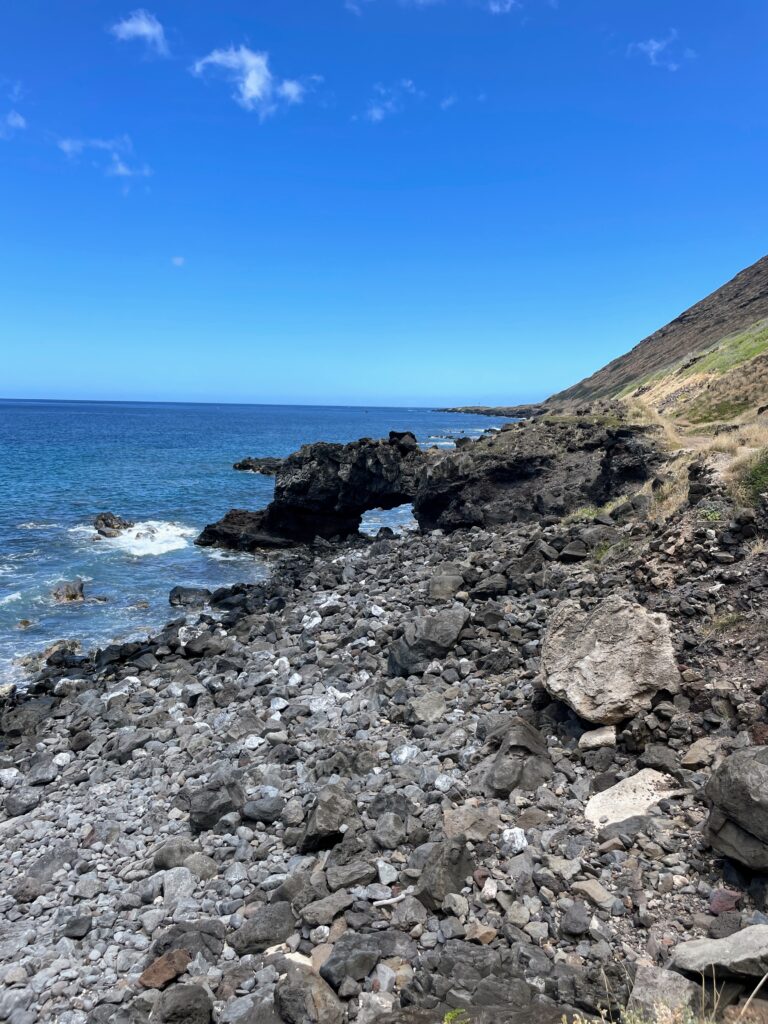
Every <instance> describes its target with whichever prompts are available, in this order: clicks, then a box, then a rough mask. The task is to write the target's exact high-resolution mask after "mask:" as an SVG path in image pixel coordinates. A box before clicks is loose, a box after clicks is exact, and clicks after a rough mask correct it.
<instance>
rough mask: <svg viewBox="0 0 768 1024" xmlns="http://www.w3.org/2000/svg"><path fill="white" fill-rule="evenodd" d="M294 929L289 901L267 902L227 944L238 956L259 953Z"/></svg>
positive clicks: (275, 943) (294, 922)
mask: <svg viewBox="0 0 768 1024" xmlns="http://www.w3.org/2000/svg"><path fill="white" fill-rule="evenodd" d="M295 930H296V919H295V918H294V916H293V911H292V910H291V905H290V903H268V904H266V906H263V907H260V908H259V909H258V910H257V911H256V913H255V914H254V915H253V916H252V917H249V918H248V920H247V921H246V922H245V924H243V925H241V927H240V928H238V929H237V931H236V932H235V933H234V934H233V935H232V936H230V939H229V944H230V945H231V946H232V948H233V949H234V950H235V952H236V953H237V954H238V955H239V956H245V955H246V954H247V953H261V952H263V951H264V950H265V949H269V947H270V946H276V945H277V944H278V943H280V942H284V941H285V939H287V938H288V936H289V935H292V934H293V932H294V931H295Z"/></svg>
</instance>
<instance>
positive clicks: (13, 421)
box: [0, 401, 503, 679]
mask: <svg viewBox="0 0 768 1024" xmlns="http://www.w3.org/2000/svg"><path fill="white" fill-rule="evenodd" d="M501 422H503V421H501V420H494V419H491V418H489V417H485V416H462V415H460V414H451V413H436V412H432V411H430V410H426V409H385V408H370V409H365V408H333V407H325V406H324V407H313V406H263V405H261V406H259V405H179V404H159V403H158V404H155V403H152V404H150V403H146V404H145V403H107V402H21V401H0V679H9V678H13V677H15V675H16V671H15V669H14V667H13V661H14V659H15V658H17V657H18V656H20V655H22V654H25V653H28V652H30V651H34V650H38V649H41V648H43V647H45V646H47V645H48V644H49V643H51V642H52V641H54V640H58V639H60V638H62V637H75V638H77V639H78V640H80V641H81V643H82V645H83V647H84V648H85V649H87V648H89V647H92V646H94V645H95V644H100V643H105V642H107V641H108V640H111V639H115V638H118V637H120V638H124V637H131V636H137V635H141V634H142V633H146V632H147V631H149V630H151V629H154V628H156V627H158V626H160V625H161V624H162V623H163V622H165V621H166V620H167V619H168V618H170V617H171V616H172V614H174V613H175V610H172V609H170V607H169V605H168V591H169V590H170V589H171V587H172V586H174V585H176V584H186V585H190V586H195V585H197V586H208V587H215V586H221V585H226V584H231V583H235V582H238V581H240V580H255V579H258V578H260V577H262V576H263V575H264V573H265V568H264V564H263V562H262V561H261V560H260V559H259V558H258V557H253V556H249V555H232V554H227V553H224V552H220V551H211V550H209V549H202V548H198V547H196V546H195V545H194V544H193V540H194V537H195V536H196V535H197V533H199V531H200V530H201V529H202V527H203V526H204V525H205V524H206V523H209V522H213V521H214V520H216V519H219V518H220V517H221V516H222V515H223V514H224V513H225V512H226V511H227V510H228V509H230V508H261V507H263V506H264V505H266V504H267V502H268V501H269V500H270V498H271V495H272V488H273V483H272V480H271V479H269V478H268V477H262V476H257V475H255V474H251V473H238V472H235V471H234V470H233V469H232V463H233V462H235V461H237V460H238V459H240V458H243V457H244V456H246V455H275V456H282V455H287V454H289V453H290V452H292V451H295V450H296V449H297V448H299V447H300V446H301V445H302V444H307V443H309V442H311V441H318V440H326V441H342V442H345V441H352V440H354V439H356V438H358V437H384V436H386V434H387V433H388V432H389V431H390V430H412V431H413V432H414V433H415V434H416V436H417V437H418V439H419V441H420V442H422V443H424V444H434V443H438V444H441V445H446V444H449V442H448V441H447V440H446V438H447V437H455V436H461V435H462V434H464V435H469V436H477V435H478V434H479V433H481V432H482V431H483V430H485V429H487V428H489V427H491V426H498V425H500V423H501ZM103 511H111V512H115V513H117V514H118V515H121V516H123V517H125V518H127V519H130V520H133V521H135V522H136V523H137V524H140V525H139V526H138V527H137V529H136V530H135V531H133V532H132V533H131V534H130V535H129V536H127V537H124V538H121V539H120V540H117V541H108V540H96V539H95V531H93V529H92V528H91V526H90V524H91V521H92V520H93V517H94V516H95V515H96V514H97V513H98V512H103ZM408 518H409V515H408V511H407V510H392V511H390V512H385V513H384V512H379V513H373V514H371V515H369V516H368V528H369V529H371V530H375V529H377V528H378V526H379V525H381V524H383V523H388V524H390V525H398V524H401V525H402V524H403V523H405V522H406V521H407V520H408ZM143 524H149V525H148V526H145V525H143ZM76 576H80V577H82V578H83V579H85V580H86V581H87V582H86V594H90V595H93V596H96V595H98V596H103V597H106V598H107V600H106V601H105V602H103V603H95V602H94V603H92V602H87V603H85V604H77V605H66V606H62V605H57V604H55V603H54V602H53V601H52V599H51V596H50V592H51V588H52V586H53V584H55V583H56V582H57V581H58V580H60V579H72V578H74V577H76ZM23 620H28V621H29V623H30V625H28V626H27V627H26V628H21V627H20V625H19V624H20V623H21V622H22V621H23Z"/></svg>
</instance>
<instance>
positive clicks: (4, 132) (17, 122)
mask: <svg viewBox="0 0 768 1024" xmlns="http://www.w3.org/2000/svg"><path fill="white" fill-rule="evenodd" d="M26 127H27V119H26V118H25V117H22V115H21V114H20V113H19V112H18V110H11V111H10V113H8V114H5V115H4V116H3V117H0V139H3V140H6V139H10V138H13V136H14V135H15V134H16V132H21V131H24V129H25V128H26Z"/></svg>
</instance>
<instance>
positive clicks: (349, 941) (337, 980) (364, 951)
mask: <svg viewBox="0 0 768 1024" xmlns="http://www.w3.org/2000/svg"><path fill="white" fill-rule="evenodd" d="M416 954H417V947H416V943H415V942H414V941H413V940H412V939H410V938H409V937H408V936H407V935H406V934H405V933H404V932H401V931H396V930H395V929H392V930H390V931H383V932H375V933H372V934H368V933H365V934H360V933H356V932H345V933H344V935H342V936H341V938H340V939H339V940H338V941H337V942H336V943H335V944H334V947H333V951H332V953H331V955H330V956H329V958H328V959H327V960H326V961H325V963H324V964H323V966H322V967H321V968H320V975H321V977H322V978H324V979H325V981H327V982H328V984H329V985H331V986H332V987H333V988H334V989H336V990H337V991H338V989H339V986H340V985H341V983H342V982H343V981H344V979H345V978H352V979H353V980H354V981H363V980H364V979H365V978H367V977H368V975H369V974H370V973H371V971H372V970H373V969H374V967H375V966H376V964H377V963H378V962H379V960H382V959H385V958H387V959H388V958H389V957H400V958H401V959H402V960H405V961H412V960H413V959H414V958H415V957H416Z"/></svg>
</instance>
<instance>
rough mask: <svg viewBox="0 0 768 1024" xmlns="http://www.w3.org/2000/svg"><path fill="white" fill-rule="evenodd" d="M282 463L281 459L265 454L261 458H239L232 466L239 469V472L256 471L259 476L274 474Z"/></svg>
mask: <svg viewBox="0 0 768 1024" xmlns="http://www.w3.org/2000/svg"><path fill="white" fill-rule="evenodd" d="M282 464H283V460H282V459H275V458H272V457H271V456H268V455H267V456H263V457H261V458H252V457H248V458H246V459H241V460H240V461H239V462H236V463H235V464H234V466H233V467H232V468H233V469H237V470H240V472H241V473H258V474H259V475H260V476H275V475H276V474H277V471H278V469H280V467H281V466H282Z"/></svg>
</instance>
